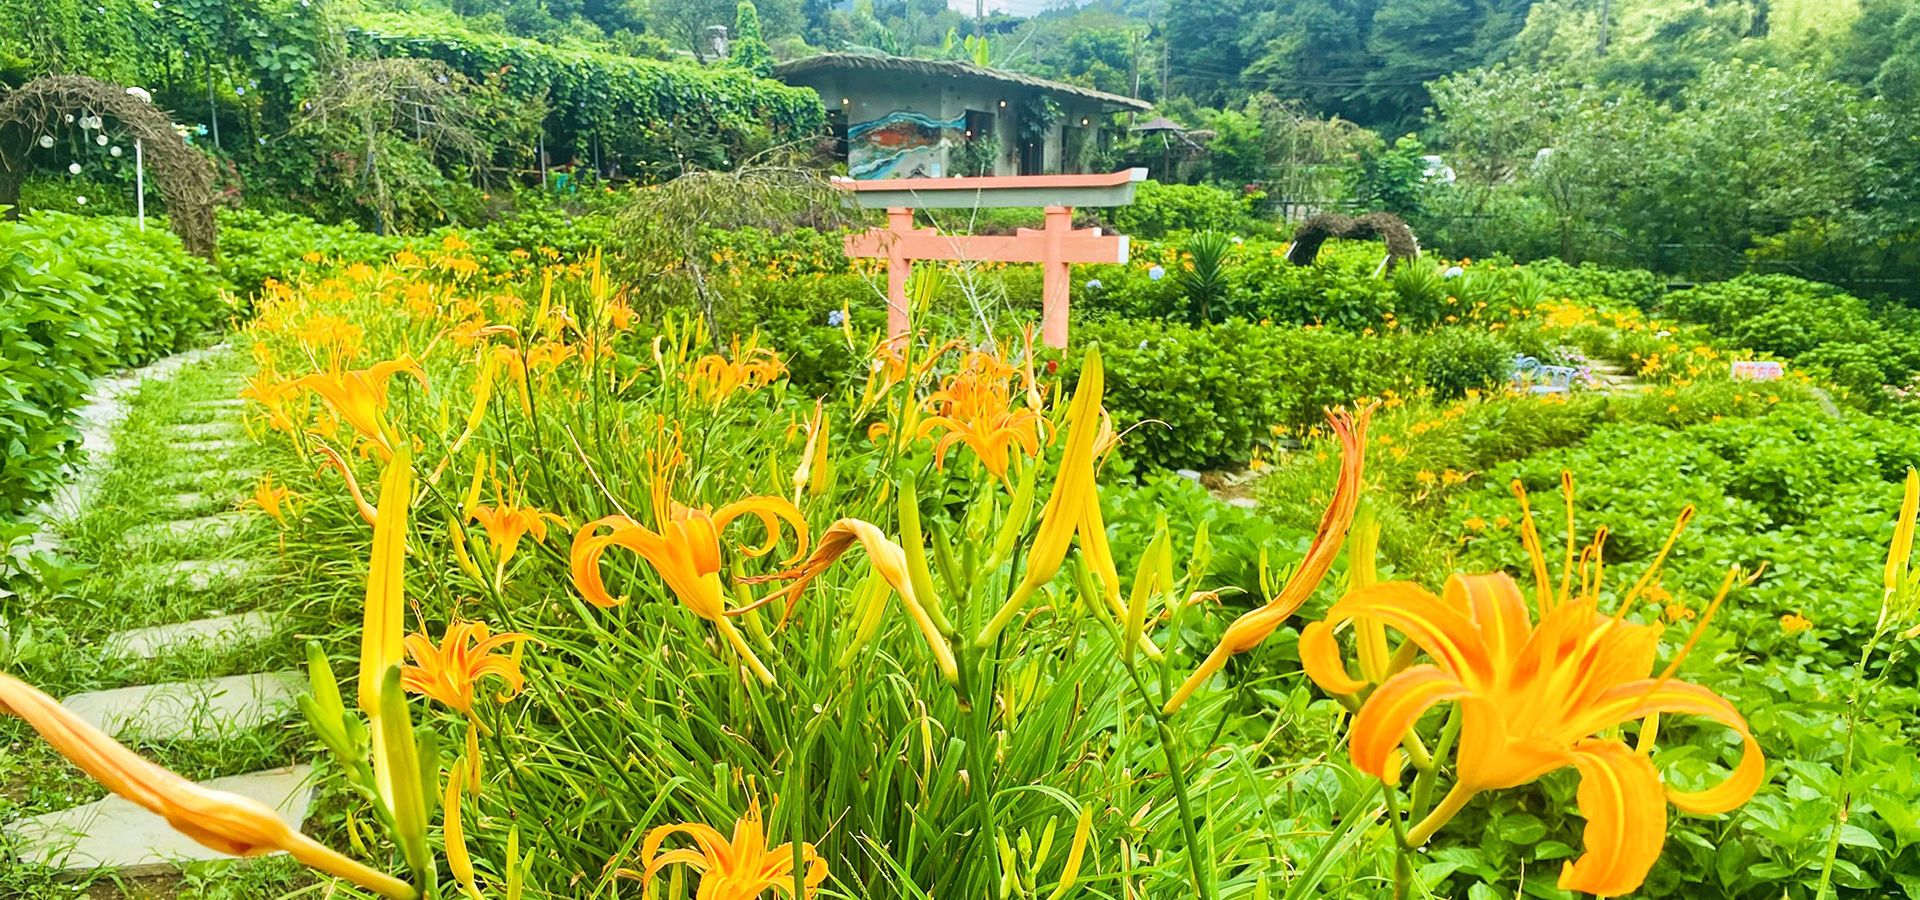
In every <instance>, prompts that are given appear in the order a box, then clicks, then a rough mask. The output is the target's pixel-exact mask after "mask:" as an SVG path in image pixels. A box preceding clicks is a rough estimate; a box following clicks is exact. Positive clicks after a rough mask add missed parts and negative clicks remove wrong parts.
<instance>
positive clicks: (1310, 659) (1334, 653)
mask: <svg viewBox="0 0 1920 900" xmlns="http://www.w3.org/2000/svg"><path fill="white" fill-rule="evenodd" d="M1333 630H1334V629H1333V625H1332V624H1331V623H1328V622H1314V623H1312V624H1310V625H1308V626H1307V627H1306V630H1304V631H1302V632H1300V667H1301V668H1302V669H1305V670H1306V672H1307V677H1308V678H1311V679H1313V683H1314V684H1317V685H1319V686H1320V689H1321V690H1324V691H1326V692H1327V693H1329V694H1343V695H1351V694H1357V693H1360V691H1361V690H1363V689H1364V688H1366V686H1367V683H1366V682H1365V681H1362V680H1359V679H1356V678H1353V677H1352V676H1350V675H1348V674H1347V661H1346V659H1345V658H1344V657H1342V656H1341V655H1340V642H1339V641H1336V640H1334V634H1333Z"/></svg>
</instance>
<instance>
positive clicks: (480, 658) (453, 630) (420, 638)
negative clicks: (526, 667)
mask: <svg viewBox="0 0 1920 900" xmlns="http://www.w3.org/2000/svg"><path fill="white" fill-rule="evenodd" d="M526 640H529V638H528V637H527V636H526V635H524V634H521V633H519V632H517V631H507V632H502V633H500V634H493V633H492V629H490V628H488V627H487V624H486V623H485V622H448V623H447V630H446V633H445V634H444V635H443V636H442V637H441V639H440V645H439V646H438V647H436V646H434V644H433V639H432V638H430V637H428V636H426V635H424V634H410V635H407V637H406V641H405V644H406V648H407V654H408V655H410V656H412V657H413V661H414V665H410V666H404V667H402V668H401V670H400V686H401V687H403V688H406V690H407V692H408V693H412V694H423V695H425V696H428V697H431V698H433V699H435V700H438V701H440V702H441V703H442V704H445V705H446V706H447V708H449V709H452V710H455V711H458V712H460V713H462V714H464V715H467V716H471V715H473V701H474V697H475V693H474V689H475V688H476V687H477V686H478V685H479V683H480V681H481V679H484V678H487V677H489V676H491V677H494V678H498V679H500V681H501V682H502V683H503V684H502V688H501V691H500V693H499V695H498V699H499V700H501V701H502V702H504V701H506V700H509V699H511V698H512V697H513V696H514V695H515V694H518V693H520V691H521V689H522V688H524V687H525V686H526V677H525V676H524V675H522V674H521V672H520V662H519V660H517V659H515V658H513V657H512V656H507V655H502V654H499V653H495V652H494V651H496V650H499V649H501V648H503V647H507V646H509V645H512V644H515V643H519V642H521V641H526Z"/></svg>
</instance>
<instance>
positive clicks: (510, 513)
mask: <svg viewBox="0 0 1920 900" xmlns="http://www.w3.org/2000/svg"><path fill="white" fill-rule="evenodd" d="M467 517H468V518H469V519H470V520H472V521H476V522H479V523H480V527H481V528H484V529H486V532H487V542H488V543H489V544H490V545H492V548H493V560H494V566H495V567H496V568H498V569H500V570H501V571H505V570H506V568H507V563H508V561H510V560H512V559H513V555H514V553H516V552H518V551H519V549H520V539H521V538H523V537H526V536H527V535H529V534H531V535H533V539H534V540H536V541H539V542H541V543H546V540H547V523H548V522H549V521H552V522H554V523H557V524H560V525H565V524H567V521H566V520H565V519H563V518H561V517H559V516H557V515H554V514H553V513H550V512H541V511H540V510H538V509H535V508H533V507H531V506H516V505H514V504H511V503H499V504H496V505H494V506H475V507H473V509H471V510H470V511H469V512H468V514H467Z"/></svg>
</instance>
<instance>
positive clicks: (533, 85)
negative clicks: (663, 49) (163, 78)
mask: <svg viewBox="0 0 1920 900" xmlns="http://www.w3.org/2000/svg"><path fill="white" fill-rule="evenodd" d="M350 39H351V42H352V44H353V46H354V49H355V50H356V51H357V52H359V53H363V54H367V55H372V56H410V57H422V58H428V59H437V60H439V61H441V62H443V63H446V64H447V65H449V66H451V67H453V68H454V69H455V70H457V71H459V72H461V73H463V74H465V75H467V76H468V77H470V78H475V79H481V78H491V77H496V76H497V77H499V78H500V79H501V82H502V84H503V85H504V87H505V89H506V91H507V93H508V94H509V95H510V96H514V97H519V98H523V99H527V100H531V101H543V102H545V103H546V104H547V108H548V109H549V113H548V115H547V126H548V129H549V133H559V134H561V135H572V136H574V138H575V141H576V143H577V144H578V146H577V147H576V151H575V152H577V153H579V154H580V155H581V156H582V158H586V157H587V156H588V151H587V149H586V145H587V143H588V141H589V139H590V138H591V136H594V135H597V136H599V138H600V143H601V152H602V153H603V154H604V158H606V159H611V160H617V161H619V162H620V163H621V164H622V165H624V166H626V167H627V168H628V170H629V171H632V170H634V169H635V168H645V167H653V168H656V169H658V170H659V173H660V174H673V173H676V172H678V171H680V169H681V167H682V166H683V165H685V164H689V163H690V164H692V165H696V166H700V167H706V168H725V167H730V166H731V165H733V164H735V163H737V162H738V159H739V156H740V155H741V153H742V152H743V151H749V150H752V149H756V148H758V147H760V146H764V145H766V144H767V143H768V142H769V141H770V140H771V138H772V137H773V136H774V135H785V136H787V137H804V136H808V135H813V134H816V133H818V132H820V131H821V130H822V129H823V128H824V127H825V125H826V109H825V107H823V106H821V105H820V97H819V95H817V94H815V93H814V92H813V91H812V90H811V89H809V88H796V87H789V86H787V85H784V84H781V83H780V82H778V81H774V80H772V79H767V78H758V77H755V76H754V75H752V74H751V73H748V72H746V71H744V70H742V69H738V68H733V67H714V68H702V67H700V66H696V65H690V64H686V63H677V62H660V61H657V60H650V59H638V58H635V57H631V56H621V55H616V54H612V53H605V52H601V51H597V50H591V49H580V48H572V47H560V46H554V45H552V44H543V43H540V42H538V41H533V40H528V39H526V38H518V37H511V36H506V35H490V34H480V33H477V32H473V31H469V30H467V29H466V28H464V27H463V26H462V25H461V24H460V23H459V22H457V21H455V20H452V19H450V18H449V17H446V16H431V17H430V16H425V15H413V14H404V13H365V14H361V15H359V16H357V17H356V19H355V21H354V25H353V28H352V29H351V32H350ZM549 149H552V148H549Z"/></svg>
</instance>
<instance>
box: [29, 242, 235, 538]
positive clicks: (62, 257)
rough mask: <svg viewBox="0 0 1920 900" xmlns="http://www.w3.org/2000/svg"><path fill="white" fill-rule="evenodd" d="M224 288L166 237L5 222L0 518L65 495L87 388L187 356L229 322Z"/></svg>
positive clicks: (195, 259) (206, 270)
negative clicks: (124, 369)
mask: <svg viewBox="0 0 1920 900" xmlns="http://www.w3.org/2000/svg"><path fill="white" fill-rule="evenodd" d="M220 287H221V283H220V280H219V277H218V275H217V274H216V273H215V272H214V271H213V269H212V268H211V267H210V266H208V265H207V264H206V263H205V262H203V261H202V260H200V259H198V258H197V257H194V256H191V255H189V254H188V253H187V252H186V251H185V250H184V249H183V248H182V247H181V246H180V242H179V240H178V239H177V238H175V237H174V236H173V235H172V234H171V233H170V232H168V231H166V230H165V229H163V228H158V227H155V228H149V229H147V230H146V231H144V232H143V231H140V230H139V229H138V228H137V226H136V225H135V223H134V222H133V221H132V220H129V219H117V218H104V217H81V216H72V215H67V214H64V213H51V212H36V213H31V214H28V215H27V216H25V217H24V218H23V219H22V220H20V221H17V222H0V454H4V456H3V458H0V513H6V514H12V513H17V512H19V511H20V510H22V509H24V508H26V507H27V506H28V505H29V504H30V503H32V502H33V501H34V500H36V499H38V498H39V497H42V496H44V495H45V494H47V493H48V492H49V491H51V490H52V489H53V488H54V487H56V486H57V485H58V484H59V483H60V480H61V477H62V474H61V468H62V466H63V465H64V464H65V463H66V462H67V461H68V459H69V458H70V456H71V455H72V452H73V449H74V447H75V444H76V442H77V439H78V437H79V432H78V431H77V429H76V428H75V424H74V412H75V410H76V409H77V408H78V407H79V406H80V405H81V403H82V402H83V401H84V400H85V397H86V394H87V390H88V387H89V386H90V385H91V383H92V380H93V378H94V377H95V376H97V375H100V374H102V373H104V372H106V371H107V370H109V369H111V368H113V367H115V366H121V365H138V364H141V363H145V362H148V361H150V360H153V359H155V358H157V357H160V356H162V355H165V354H167V353H171V352H173V351H175V350H179V349H181V348H183V347H186V346H188V345H189V344H191V343H192V342H193V341H194V340H195V339H196V338H198V337H199V336H201V335H202V334H204V333H205V332H206V331H208V330H209V329H211V328H213V327H214V326H216V325H217V324H218V323H219V321H220V320H221V319H222V317H224V316H225V315H226V314H227V312H228V306H227V304H226V303H225V301H224V299H223V297H222V294H221V290H220Z"/></svg>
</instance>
